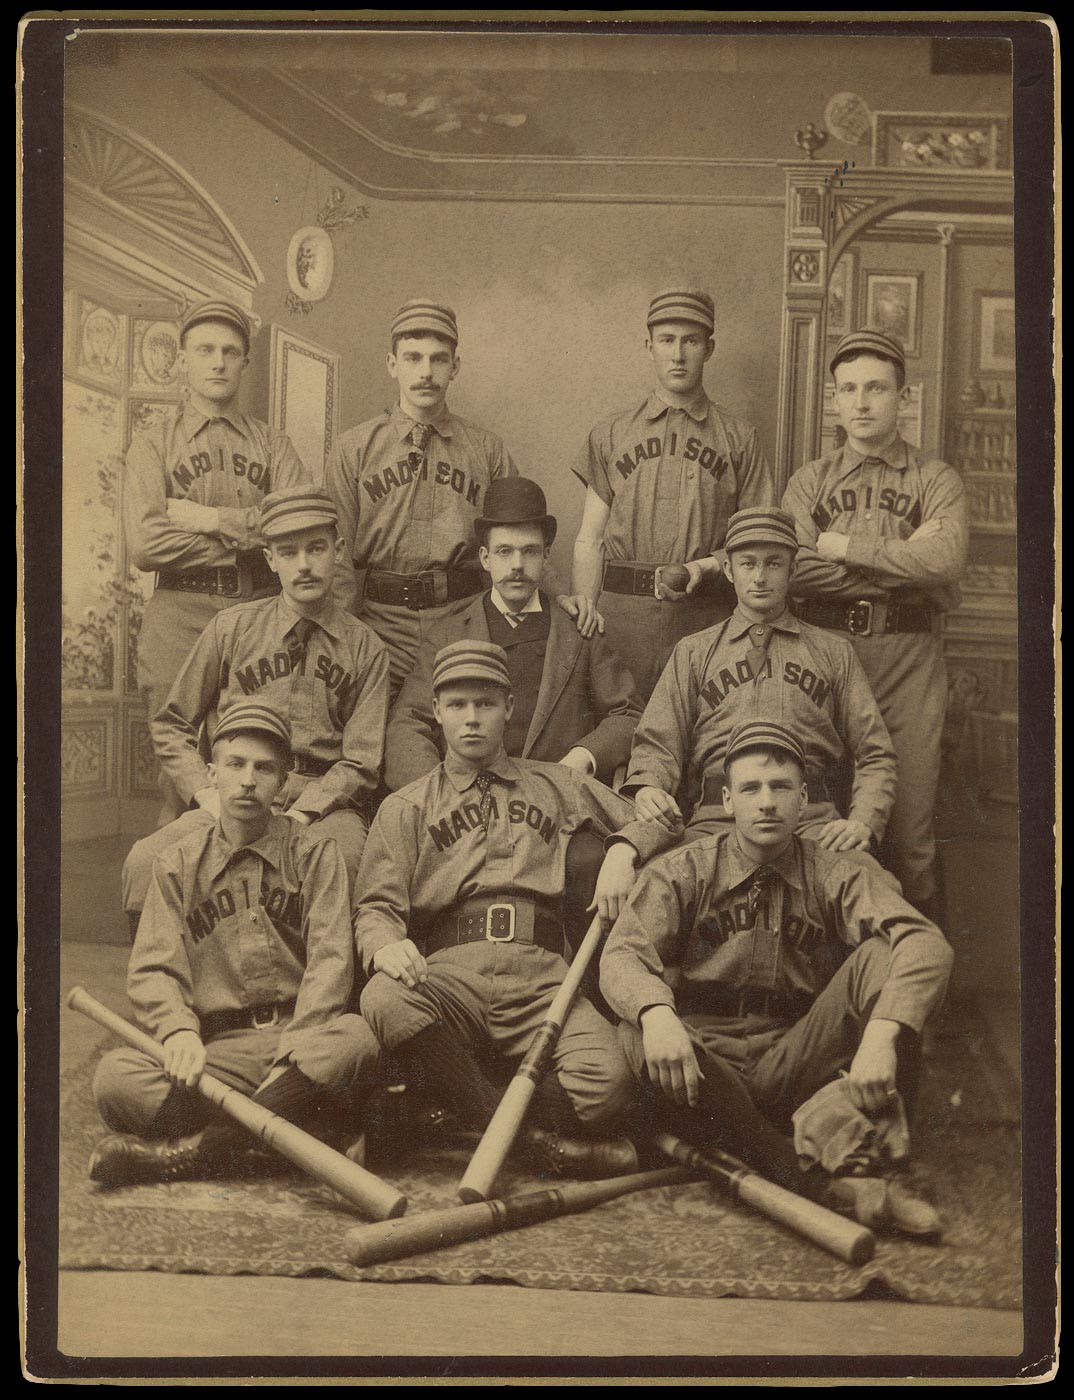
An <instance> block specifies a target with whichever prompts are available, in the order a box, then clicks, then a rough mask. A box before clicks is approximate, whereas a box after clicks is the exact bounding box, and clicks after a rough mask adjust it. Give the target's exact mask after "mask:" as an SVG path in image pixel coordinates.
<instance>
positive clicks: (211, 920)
mask: <svg viewBox="0 0 1074 1400" xmlns="http://www.w3.org/2000/svg"><path fill="white" fill-rule="evenodd" d="M290 763H291V744H290V735H289V731H288V725H287V721H286V720H285V719H283V718H282V717H281V716H280V715H278V714H276V713H275V712H274V711H273V710H271V709H269V708H268V707H267V706H265V705H263V704H260V703H255V702H252V701H246V702H244V703H241V704H238V705H233V706H232V707H231V709H230V710H229V711H228V713H227V714H226V715H225V717H224V719H223V721H222V722H221V724H220V727H219V729H218V730H217V733H216V740H215V742H214V744H213V767H212V770H211V776H212V779H213V782H214V783H215V785H216V789H217V793H218V795H219V808H220V812H219V817H218V819H217V820H216V821H215V822H213V823H208V824H203V825H200V826H198V827H197V828H195V829H194V830H192V831H189V832H188V833H187V834H186V836H184V837H183V839H182V840H180V841H179V842H178V844H176V845H174V846H173V847H172V848H171V849H170V850H168V851H166V852H164V853H163V854H162V855H161V856H160V858H159V859H158V860H157V861H156V863H155V865H154V867H153V876H152V880H151V882H150V887H149V895H148V898H147V899H146V905H145V910H144V912H143V914H142V919H141V923H140V924H139V926H138V934H137V937H136V938H135V941H134V947H133V949H132V950H131V958H130V965H129V968H128V972H127V991H128V994H129V996H130V999H131V1001H132V1002H133V1004H134V1007H135V1010H136V1011H137V1013H138V1017H139V1020H140V1021H141V1022H142V1024H143V1025H144V1026H145V1028H146V1030H148V1031H149V1032H150V1034H151V1035H153V1036H154V1037H155V1038H156V1039H157V1040H160V1041H162V1042H163V1044H164V1052H165V1060H164V1064H163V1066H161V1065H160V1064H158V1063H157V1061H156V1060H154V1059H151V1058H150V1057H149V1056H148V1055H146V1054H145V1053H144V1052H143V1051H140V1050H134V1049H129V1048H123V1049H119V1050H112V1051H110V1052H109V1053H108V1054H107V1055H105V1057H104V1059H103V1060H102V1061H101V1063H100V1065H99V1066H98V1068H97V1073H96V1076H95V1079H94V1085H93V1090H94V1097H95V1098H96V1101H97V1107H98V1110H99V1111H100V1114H101V1116H102V1118H103V1119H104V1120H105V1122H106V1123H107V1124H108V1126H109V1127H110V1128H112V1129H113V1130H114V1132H113V1135H112V1136H110V1137H107V1138H105V1139H104V1140H103V1141H102V1142H100V1143H99V1144H98V1146H97V1148H96V1150H95V1152H94V1154H93V1158H92V1160H91V1163H90V1175H91V1176H92V1177H93V1179H94V1180H95V1181H100V1182H102V1183H105V1184H108V1185H112V1186H118V1185H124V1184H128V1183H132V1182H138V1181H175V1180H182V1179H185V1178H188V1177H201V1176H206V1175H215V1174H216V1173H218V1172H220V1171H223V1170H226V1169H227V1168H228V1166H229V1165H232V1166H233V1165H234V1161H233V1158H234V1155H235V1153H236V1152H237V1151H241V1149H242V1147H243V1146H250V1145H252V1143H253V1139H252V1138H248V1137H247V1136H246V1135H245V1134H244V1133H243V1132H242V1131H241V1130H240V1129H238V1128H236V1127H235V1126H234V1125H233V1124H232V1123H231V1122H230V1120H225V1121H221V1120H220V1119H218V1118H216V1117H214V1110H213V1108H212V1107H211V1105H210V1104H209V1103H208V1102H207V1101H206V1100H205V1099H204V1098H202V1096H201V1095H200V1094H197V1093H194V1092H192V1091H193V1090H194V1089H195V1088H196V1086H197V1082H198V1080H199V1078H200V1077H201V1074H202V1071H203V1070H208V1071H209V1072H210V1073H211V1074H213V1075H214V1076H215V1077H216V1078H217V1079H221V1080H223V1082H224V1083H225V1084H228V1085H229V1086H230V1087H231V1088H233V1089H239V1090H241V1091H242V1092H243V1093H246V1094H251V1095H252V1096H253V1097H254V1099H255V1100H256V1101H257V1102H258V1103H260V1104H261V1105H262V1106H263V1107H265V1108H268V1109H271V1110H272V1111H273V1112H274V1113H278V1114H280V1115H281V1117H283V1118H286V1119H288V1120H290V1121H291V1122H293V1123H298V1124H299V1125H300V1126H302V1127H305V1128H307V1129H315V1128H317V1127H318V1125H319V1124H320V1123H321V1122H322V1121H324V1119H325V1117H326V1115H328V1114H329V1113H330V1112H331V1111H332V1109H333V1106H336V1105H338V1106H341V1105H342V1101H343V1100H344V1099H346V1098H347V1096H348V1095H350V1094H351V1093H352V1091H355V1090H357V1091H359V1092H361V1091H362V1090H364V1089H368V1088H372V1087H373V1084H374V1081H373V1079H372V1075H373V1072H374V1071H375V1069H376V1065H377V1061H378V1058H379V1051H378V1048H377V1044H376V1041H375V1040H374V1038H373V1036H372V1035H371V1034H370V1031H369V1027H368V1026H366V1025H365V1023H364V1022H363V1021H362V1020H361V1018H360V1017H358V1016H355V1015H354V1014H353V1013H350V1012H348V1010H347V1007H348V1003H349V1001H350V998H351V995H352V991H353V984H354V950H353V946H352V941H351V936H350V921H349V900H348V895H347V874H346V871H345V869H344V867H343V861H342V859H341V857H340V855H339V852H338V850H337V849H336V845H335V842H334V841H332V840H331V839H330V838H328V837H322V838H320V839H313V840H311V839H308V837H306V836H304V835H303V833H301V832H300V831H299V828H298V827H296V826H295V824H294V823H293V822H289V821H288V820H287V819H286V818H285V817H281V816H277V815H274V814H273V811H272V804H273V802H274V800H275V798H276V795H277V794H278V792H279V790H280V788H281V786H282V785H283V783H284V780H285V778H286V775H287V771H288V769H289V767H290Z"/></svg>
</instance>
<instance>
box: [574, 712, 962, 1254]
mask: <svg viewBox="0 0 1074 1400" xmlns="http://www.w3.org/2000/svg"><path fill="white" fill-rule="evenodd" d="M804 775H805V757H804V754H803V752H802V748H801V745H800V744H799V743H798V740H797V739H796V738H795V737H794V735H793V734H792V733H791V732H790V731H789V730H787V729H784V728H783V727H782V726H779V725H776V724H772V723H768V722H762V721H753V722H750V723H747V724H745V725H743V726H741V727H740V728H739V730H738V731H737V732H736V733H735V734H734V735H732V737H731V739H730V741H729V743H728V747H727V758H726V766H725V779H724V793H723V798H724V804H725V806H726V809H727V812H728V815H729V816H731V817H732V818H733V820H734V826H733V828H731V829H729V830H727V831H725V832H720V833H719V834H717V835H713V836H706V837H702V838H701V839H699V840H697V841H695V842H693V843H691V844H689V845H686V846H683V847H682V848H681V849H679V850H677V851H674V852H671V853H670V854H668V855H665V856H663V857H661V858H660V859H659V860H656V861H654V862H653V863H652V864H651V865H650V866H648V867H647V868H646V869H645V870H644V871H643V872H642V874H641V876H640V877H639V879H638V881H637V883H636V885H635V886H634V888H633V890H632V892H631V894H630V897H629V899H628V901H627V903H626V905H625V907H624V909H623V912H622V913H621V914H620V916H619V919H618V921H617V923H616V925H615V927H614V928H613V930H612V932H611V934H610V935H609V937H608V942H607V944H606V946H605V949H604V953H603V957H602V959H601V977H600V985H601V990H602V992H603V994H604V996H605V997H606V999H607V1001H608V1003H609V1004H610V1005H611V1007H612V1008H613V1009H614V1010H615V1011H616V1012H617V1013H618V1014H619V1015H620V1016H621V1017H622V1018H623V1019H622V1022H621V1024H620V1032H621V1035H622V1039H623V1046H624V1049H625V1051H626V1054H627V1058H628V1059H629V1061H630V1063H631V1067H632V1069H633V1071H634V1073H635V1075H636V1076H637V1078H638V1079H639V1081H641V1082H642V1083H644V1084H646V1085H647V1086H648V1088H649V1090H650V1091H651V1093H650V1095H649V1096H648V1100H647V1106H648V1108H649V1109H650V1110H651V1111H652V1114H653V1116H654V1117H655V1118H656V1120H657V1121H659V1122H662V1123H664V1124H665V1125H666V1126H668V1127H670V1128H671V1130H672V1131H673V1132H675V1133H677V1134H678V1135H680V1136H682V1137H684V1138H685V1139H687V1141H692V1142H694V1143H695V1145H697V1146H700V1147H704V1146H706V1145H711V1146H718V1147H721V1148H723V1149H724V1150H728V1151H731V1152H735V1153H737V1154H738V1155H739V1156H741V1157H744V1158H745V1159H746V1160H747V1161H748V1162H750V1163H751V1164H752V1165H753V1166H755V1167H756V1168H757V1169H758V1170H760V1171H762V1172H763V1173H765V1174H766V1175H768V1176H769V1177H771V1178H772V1179H773V1180H775V1181H777V1182H778V1183H779V1184H780V1185H782V1186H785V1187H788V1188H790V1189H793V1190H798V1191H801V1192H804V1193H805V1194H808V1195H811V1196H814V1197H815V1198H817V1199H822V1200H824V1201H826V1202H827V1203H828V1204H830V1205H835V1206H837V1207H839V1208H844V1209H846V1210H847V1211H850V1212H853V1213H854V1214H855V1215H856V1216H857V1218H858V1219H859V1220H860V1221H861V1222H862V1223H863V1224H866V1225H870V1226H878V1227H890V1228H893V1229H897V1230H902V1231H903V1232H905V1233H909V1234H917V1235H934V1234H936V1233H937V1231H938V1230H939V1223H940V1222H939V1218H938V1216H937V1215H936V1212H935V1211H934V1210H933V1209H932V1207H931V1206H930V1205H928V1203H927V1202H925V1201H923V1200H921V1199H920V1198H919V1197H917V1196H915V1195H914V1194H913V1192H912V1191H911V1190H910V1189H909V1187H908V1185H907V1184H906V1182H905V1180H900V1179H899V1174H898V1173H897V1172H896V1171H894V1170H892V1167H893V1164H895V1163H903V1162H905V1160H906V1158H907V1156H908V1151H909V1143H908V1135H907V1129H906V1117H905V1112H904V1110H903V1094H905V1093H906V1092H907V1091H908V1090H911V1089H912V1087H913V1082H912V1081H913V1078H914V1068H915V1063H916V1061H917V1058H918V1040H919V1037H920V1035H921V1031H922V1028H923V1026H924V1024H925V1022H926V1021H927V1020H928V1018H929V1016H930V1015H931V1013H932V1012H933V1011H934V1010H935V1008H936V1007H937V1005H938V1003H939V1002H940V1000H941V998H942V996H943V993H944V990H945V988H946V984H947V979H948V975H949V973H950V968H951V957H952V955H951V949H950V947H949V946H948V944H947V942H946V941H945V939H944V937H943V935H942V934H941V933H940V931H939V929H937V928H936V927H934V926H933V925H932V924H930V923H929V922H928V921H927V920H925V919H924V918H922V916H921V915H920V914H919V913H918V912H917V911H916V910H915V909H913V908H912V907H911V906H910V905H909V904H907V902H906V901H905V900H904V899H903V898H902V897H901V895H899V894H898V893H897V892H896V890H895V889H894V888H893V885H892V883H891V882H890V880H889V879H888V878H887V877H886V876H885V875H884V873H883V872H882V871H880V869H879V868H878V867H877V866H876V865H875V863H873V862H872V861H871V860H869V859H868V858H867V857H865V856H863V855H862V854H859V853H857V852H853V851H848V852H836V851H831V850H825V849H824V848H822V847H821V846H820V845H818V844H817V843H815V842H812V841H808V840H803V839H802V838H801V837H799V836H796V835H795V834H794V831H795V826H796V824H797V822H798V819H799V814H800V810H801V807H802V804H803V803H804V802H806V801H807V800H808V795H807V792H806V786H805V781H804ZM673 988H674V990H673ZM792 1124H793V1128H794V1141H793V1144H792V1141H791V1139H790V1137H788V1136H785V1134H786V1133H787V1132H788V1131H789V1130H790V1129H791V1127H792ZM803 1166H805V1167H807V1168H808V1170H803Z"/></svg>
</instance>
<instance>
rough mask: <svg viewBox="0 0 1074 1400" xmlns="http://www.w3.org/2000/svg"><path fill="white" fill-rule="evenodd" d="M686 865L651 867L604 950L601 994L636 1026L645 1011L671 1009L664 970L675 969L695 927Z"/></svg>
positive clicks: (663, 862)
mask: <svg viewBox="0 0 1074 1400" xmlns="http://www.w3.org/2000/svg"><path fill="white" fill-rule="evenodd" d="M687 873H688V870H687V867H686V866H685V865H684V863H683V862H682V861H681V860H679V859H677V858H675V860H674V865H672V864H671V863H670V862H669V861H667V860H658V861H655V862H654V863H653V864H652V865H649V866H646V868H645V869H644V870H643V871H642V872H641V874H640V875H639V876H638V879H637V883H636V884H635V885H634V888H633V889H632V890H631V892H630V897H629V898H628V899H627V902H626V904H625V906H624V907H623V911H622V913H621V914H620V915H619V917H618V919H616V921H615V923H614V925H613V926H612V930H611V932H610V933H609V934H608V937H607V940H606V942H605V944H604V951H603V953H602V954H601V959H600V990H601V994H602V995H603V997H604V999H605V1000H606V1001H607V1003H608V1005H609V1006H610V1007H611V1008H612V1010H613V1011H614V1012H615V1013H616V1015H617V1016H620V1017H621V1018H622V1019H623V1020H624V1021H629V1022H630V1023H631V1024H632V1025H637V1024H638V1017H639V1016H640V1015H641V1013H642V1012H643V1011H644V1010H645V1008H646V1007H647V1006H670V1007H672V1009H674V1006H675V993H674V992H673V991H672V989H671V987H670V986H669V985H668V983H667V981H666V980H665V975H664V974H665V968H666V967H668V966H669V965H671V966H677V965H678V964H679V963H680V962H681V960H682V953H683V948H684V946H685V943H686V939H687V938H688V937H689V934H690V931H691V930H692V928H693V926H694V921H695V915H696V909H695V904H696V896H695V894H694V890H693V888H692V885H691V881H690V880H688V879H687V878H685V876H686V874H687Z"/></svg>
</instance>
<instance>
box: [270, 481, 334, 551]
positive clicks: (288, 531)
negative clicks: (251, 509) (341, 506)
mask: <svg viewBox="0 0 1074 1400" xmlns="http://www.w3.org/2000/svg"><path fill="white" fill-rule="evenodd" d="M338 524H339V513H338V511H337V510H336V504H335V502H334V501H333V500H332V497H331V496H330V495H329V494H328V492H327V491H321V490H319V489H318V488H317V487H316V486H286V487H284V488H283V489H281V490H279V491H271V492H269V494H268V495H267V496H266V497H265V499H264V500H263V501H262V502H261V533H262V535H263V536H264V537H265V539H266V540H275V539H279V537H280V536H281V535H293V534H294V533H295V532H296V531H298V530H311V529H312V528H313V527H314V526H315V525H338Z"/></svg>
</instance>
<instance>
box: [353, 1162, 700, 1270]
mask: <svg viewBox="0 0 1074 1400" xmlns="http://www.w3.org/2000/svg"><path fill="white" fill-rule="evenodd" d="M696 1179H697V1174H696V1173H695V1172H692V1171H685V1170H683V1168H681V1167H663V1168H660V1169H659V1170H657V1171H649V1172H632V1173H631V1174H630V1175H629V1176H613V1177H609V1178H608V1180H606V1181H580V1182H571V1183H568V1184H566V1185H563V1186H550V1187H548V1188H547V1189H545V1190H543V1191H527V1192H525V1193H523V1194H522V1195H519V1196H509V1197H507V1199H506V1200H503V1201H476V1202H474V1203H472V1204H471V1205H465V1206H453V1207H449V1208H448V1209H447V1210H430V1211H425V1212H423V1213H422V1214H420V1215H408V1216H406V1218H405V1219H403V1220H386V1221H384V1222H383V1224H380V1225H359V1226H356V1227H355V1228H354V1229H352V1230H348V1231H347V1233H346V1236H345V1237H344V1247H345V1249H346V1252H347V1258H348V1259H349V1260H350V1261H351V1263H352V1264H363V1265H364V1264H382V1263H384V1262H385V1260H388V1259H405V1258H407V1257H408V1256H409V1255H411V1254H424V1253H425V1252H426V1251H427V1250H432V1249H444V1248H446V1247H447V1246H448V1245H451V1244H461V1243H462V1242H463V1241H464V1240H477V1239H481V1238H482V1237H483V1236H485V1235H496V1234H499V1233H500V1232H501V1231H503V1230H517V1229H519V1228H521V1227H522V1226H523V1225H535V1224H537V1222H538V1221H540V1220H552V1219H554V1218H555V1217H556V1216H560V1215H574V1214H576V1213H577V1212H578V1211H582V1210H589V1208H590V1207H591V1206H597V1205H600V1204H601V1203H602V1202H603V1201H612V1200H614V1199H615V1198H616V1197H617V1196H626V1195H628V1194H629V1193H630V1192H632V1191H646V1190H648V1189H649V1187H650V1186H674V1185H678V1184H679V1183H680V1182H684V1181H694V1180H696Z"/></svg>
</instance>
